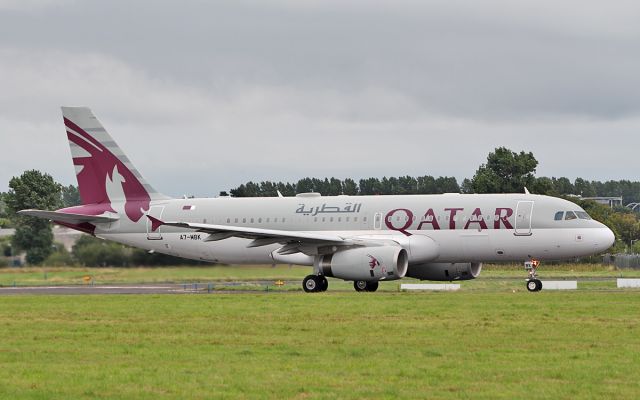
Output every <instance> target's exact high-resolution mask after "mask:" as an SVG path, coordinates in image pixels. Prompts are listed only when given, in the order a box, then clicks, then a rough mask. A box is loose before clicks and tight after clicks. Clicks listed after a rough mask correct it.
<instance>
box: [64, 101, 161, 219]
mask: <svg viewBox="0 0 640 400" xmlns="http://www.w3.org/2000/svg"><path fill="white" fill-rule="evenodd" d="M62 115H63V117H64V125H65V127H66V130H67V138H68V139H69V146H70V147H71V156H72V157H73V164H74V166H75V168H76V177H77V179H78V190H79V191H80V198H81V199H82V204H83V205H88V204H102V205H105V211H114V212H115V210H113V207H112V206H111V204H112V203H121V202H123V203H125V211H126V213H127V215H128V216H129V219H131V220H132V221H136V222H137V221H138V220H139V219H140V218H141V217H142V215H144V211H146V210H148V209H149V202H150V201H151V200H160V199H166V198H167V197H166V196H164V195H162V194H160V193H159V192H157V191H156V190H155V189H154V188H153V187H151V185H149V183H147V181H146V180H145V179H144V178H143V177H142V175H140V173H139V172H138V170H137V169H136V168H135V167H134V166H133V164H132V163H131V161H129V159H128V158H127V156H126V155H125V154H124V152H123V151H122V150H121V149H120V147H118V145H117V144H116V142H115V141H114V140H113V139H112V138H111V136H109V134H108V133H107V131H106V130H105V129H104V127H103V126H102V124H100V122H99V121H98V119H97V118H96V117H95V116H94V115H93V113H92V112H91V110H90V109H89V108H87V107H62Z"/></svg>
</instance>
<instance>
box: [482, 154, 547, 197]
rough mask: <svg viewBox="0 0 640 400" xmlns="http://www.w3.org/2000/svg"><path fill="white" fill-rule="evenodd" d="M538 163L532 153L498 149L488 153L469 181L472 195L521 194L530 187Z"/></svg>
mask: <svg viewBox="0 0 640 400" xmlns="http://www.w3.org/2000/svg"><path fill="white" fill-rule="evenodd" d="M537 166H538V161H537V160H536V159H535V157H534V156H533V153H531V152H529V153H525V152H524V151H521V152H520V153H516V152H513V151H511V150H509V149H507V148H506V147H499V148H497V149H496V150H495V151H494V152H492V153H489V156H488V157H487V163H486V164H482V165H481V166H480V168H478V170H477V171H476V173H475V175H474V176H473V179H472V181H471V186H472V188H473V191H474V193H521V192H522V191H524V188H525V187H532V186H533V183H534V180H535V177H534V173H535V171H536V167H537Z"/></svg>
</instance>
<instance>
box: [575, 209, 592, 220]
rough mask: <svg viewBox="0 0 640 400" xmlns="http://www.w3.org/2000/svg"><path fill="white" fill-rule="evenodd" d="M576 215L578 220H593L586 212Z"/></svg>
mask: <svg viewBox="0 0 640 400" xmlns="http://www.w3.org/2000/svg"><path fill="white" fill-rule="evenodd" d="M576 215H577V216H578V218H580V219H591V217H590V216H589V214H587V213H586V212H584V211H576Z"/></svg>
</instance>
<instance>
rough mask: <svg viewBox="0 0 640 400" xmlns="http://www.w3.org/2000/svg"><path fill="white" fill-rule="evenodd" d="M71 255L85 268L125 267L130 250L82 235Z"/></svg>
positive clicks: (128, 259)
mask: <svg viewBox="0 0 640 400" xmlns="http://www.w3.org/2000/svg"><path fill="white" fill-rule="evenodd" d="M71 253H72V254H73V258H74V259H75V260H76V261H77V262H78V263H79V264H80V265H82V266H85V267H126V266H128V265H129V262H130V257H131V254H132V250H131V249H130V248H128V247H126V246H123V245H121V244H118V243H114V242H107V241H104V240H101V239H98V238H95V237H93V236H89V235H83V236H82V237H80V239H78V241H77V242H76V244H75V245H74V246H73V249H72V251H71Z"/></svg>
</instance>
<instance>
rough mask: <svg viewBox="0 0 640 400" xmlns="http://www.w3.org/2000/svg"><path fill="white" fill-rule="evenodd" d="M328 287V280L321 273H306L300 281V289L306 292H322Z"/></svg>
mask: <svg viewBox="0 0 640 400" xmlns="http://www.w3.org/2000/svg"><path fill="white" fill-rule="evenodd" d="M328 288H329V281H328V280H327V278H325V277H324V276H323V275H307V276H306V277H305V278H304V280H303V281H302V289H304V291H305V292H307V293H312V292H324V291H326V290H327V289H328Z"/></svg>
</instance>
